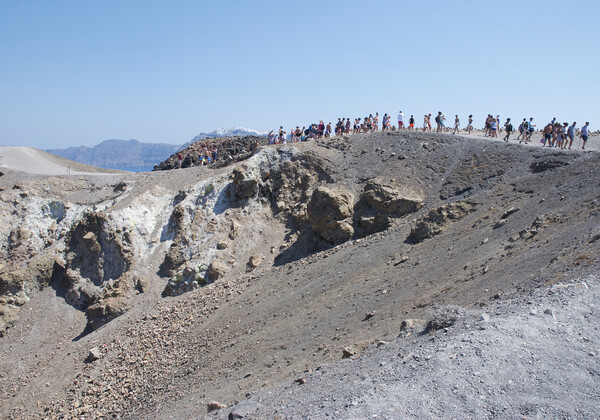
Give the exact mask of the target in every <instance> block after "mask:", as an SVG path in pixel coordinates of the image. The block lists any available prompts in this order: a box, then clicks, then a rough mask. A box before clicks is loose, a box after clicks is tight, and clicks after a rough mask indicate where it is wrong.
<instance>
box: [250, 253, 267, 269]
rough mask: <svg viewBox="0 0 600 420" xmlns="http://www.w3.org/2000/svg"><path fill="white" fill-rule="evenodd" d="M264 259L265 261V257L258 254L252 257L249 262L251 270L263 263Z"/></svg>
mask: <svg viewBox="0 0 600 420" xmlns="http://www.w3.org/2000/svg"><path fill="white" fill-rule="evenodd" d="M264 259H265V257H263V256H262V255H258V254H255V255H252V256H251V257H250V259H249V260H248V266H249V267H250V268H256V267H258V266H259V265H260V264H261V263H262V262H263V260H264Z"/></svg>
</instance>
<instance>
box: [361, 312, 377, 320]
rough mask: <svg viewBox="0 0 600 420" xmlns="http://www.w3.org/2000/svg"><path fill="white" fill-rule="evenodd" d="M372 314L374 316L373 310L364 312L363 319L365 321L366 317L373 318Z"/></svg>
mask: <svg viewBox="0 0 600 420" xmlns="http://www.w3.org/2000/svg"><path fill="white" fill-rule="evenodd" d="M374 316H375V311H373V312H368V313H366V314H365V317H364V319H363V321H366V320H367V319H371V318H373V317H374Z"/></svg>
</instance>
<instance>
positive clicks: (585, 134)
mask: <svg viewBox="0 0 600 420" xmlns="http://www.w3.org/2000/svg"><path fill="white" fill-rule="evenodd" d="M589 135H590V123H589V122H586V123H585V125H584V126H583V127H581V139H582V140H583V145H582V146H581V150H585V144H586V143H587V141H588V136H589Z"/></svg>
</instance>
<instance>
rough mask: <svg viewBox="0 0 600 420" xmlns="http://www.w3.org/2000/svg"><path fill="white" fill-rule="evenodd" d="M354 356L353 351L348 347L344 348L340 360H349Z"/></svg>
mask: <svg viewBox="0 0 600 420" xmlns="http://www.w3.org/2000/svg"><path fill="white" fill-rule="evenodd" d="M355 354H356V352H355V351H354V349H352V348H350V347H345V348H344V350H342V359H349V358H351V357H352V356H354V355H355Z"/></svg>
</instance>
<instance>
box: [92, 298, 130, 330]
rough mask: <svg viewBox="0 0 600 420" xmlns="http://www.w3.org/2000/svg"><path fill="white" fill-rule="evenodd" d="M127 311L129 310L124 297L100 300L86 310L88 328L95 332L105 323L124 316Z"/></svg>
mask: <svg viewBox="0 0 600 420" xmlns="http://www.w3.org/2000/svg"><path fill="white" fill-rule="evenodd" d="M127 309H129V304H128V303H127V299H126V298H124V297H108V298H104V299H100V300H99V301H98V302H96V303H94V304H92V305H90V306H89V307H88V309H87V316H88V327H89V328H90V329H91V330H96V329H98V328H100V327H101V326H103V325H104V324H106V323H107V322H109V321H111V320H113V319H115V318H116V317H118V316H120V315H122V314H124V313H125V311H127Z"/></svg>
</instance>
